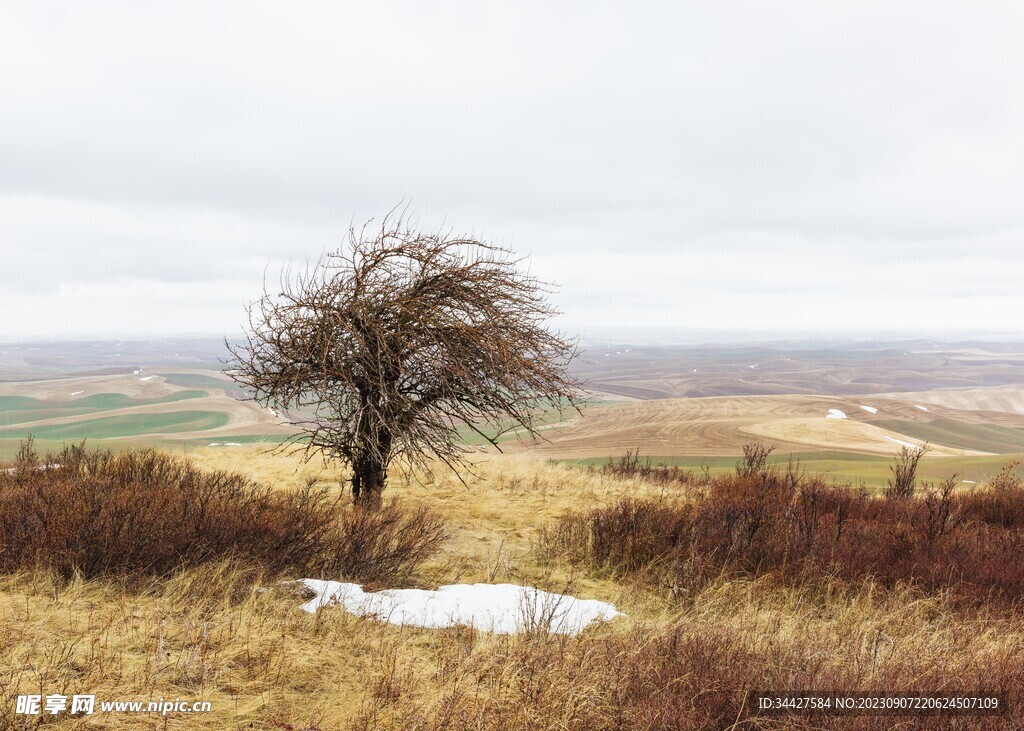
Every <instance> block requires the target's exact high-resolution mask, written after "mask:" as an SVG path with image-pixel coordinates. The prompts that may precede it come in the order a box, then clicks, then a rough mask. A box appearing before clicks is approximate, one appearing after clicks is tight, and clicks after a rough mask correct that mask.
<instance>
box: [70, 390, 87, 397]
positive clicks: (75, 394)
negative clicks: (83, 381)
mask: <svg viewBox="0 0 1024 731" xmlns="http://www.w3.org/2000/svg"><path fill="white" fill-rule="evenodd" d="M80 393H85V391H72V392H71V395H72V396H77V395H78V394H80Z"/></svg>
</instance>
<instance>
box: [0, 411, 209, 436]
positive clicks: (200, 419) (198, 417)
mask: <svg viewBox="0 0 1024 731" xmlns="http://www.w3.org/2000/svg"><path fill="white" fill-rule="evenodd" d="M228 420H229V417H228V415H227V414H226V413H224V412H222V411H172V412H168V413H159V414H122V415H120V416H105V417H101V418H98V419H85V420H82V421H75V422H71V423H69V424H39V425H37V426H35V427H32V428H24V427H23V428H21V429H3V430H0V438H21V437H25V436H28V434H30V433H31V434H32V435H33V436H35V437H38V438H39V439H49V440H62V439H112V438H117V437H130V436H137V435H141V434H161V433H168V434H172V433H179V432H192V431H206V430H208V429H217V428H219V427H222V426H225V425H226V424H227V423H228Z"/></svg>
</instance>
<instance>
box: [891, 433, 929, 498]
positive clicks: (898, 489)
mask: <svg viewBox="0 0 1024 731" xmlns="http://www.w3.org/2000/svg"><path fill="white" fill-rule="evenodd" d="M930 449H931V447H930V446H929V445H928V444H924V445H922V446H920V447H908V446H907V445H905V444H904V445H903V446H902V447H900V451H899V452H898V453H897V454H896V456H895V457H894V458H893V463H892V464H891V465H889V471H890V472H892V477H891V478H890V479H889V481H888V486H887V487H886V488H885V494H886V497H891V498H907V497H913V496H914V491H915V490H916V489H917V463H918V462H920V461H921V457H923V456H924V455H925V454H927V453H928V451H929V450H930Z"/></svg>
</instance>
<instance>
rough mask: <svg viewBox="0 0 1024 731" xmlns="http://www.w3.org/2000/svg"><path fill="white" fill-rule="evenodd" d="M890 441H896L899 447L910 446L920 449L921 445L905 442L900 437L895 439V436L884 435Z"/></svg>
mask: <svg viewBox="0 0 1024 731" xmlns="http://www.w3.org/2000/svg"><path fill="white" fill-rule="evenodd" d="M886 439H888V440H889V441H890V442H896V443H897V444H899V445H900V446H901V447H910V448H911V449H922V448H923V447H922V445H920V444H914V443H913V442H905V441H903V440H902V439H896V438H895V437H886Z"/></svg>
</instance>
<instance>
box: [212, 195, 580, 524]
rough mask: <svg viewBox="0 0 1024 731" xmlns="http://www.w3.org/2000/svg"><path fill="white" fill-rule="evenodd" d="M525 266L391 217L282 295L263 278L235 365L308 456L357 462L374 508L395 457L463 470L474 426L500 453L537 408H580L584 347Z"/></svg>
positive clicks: (498, 251)
mask: <svg viewBox="0 0 1024 731" xmlns="http://www.w3.org/2000/svg"><path fill="white" fill-rule="evenodd" d="M371 226H372V228H371ZM522 264H523V259H521V258H517V257H515V256H514V255H513V253H512V252H511V251H510V250H508V249H506V248H502V247H500V246H496V245H494V244H490V243H487V242H484V241H480V240H478V239H476V238H474V237H472V236H470V237H452V236H450V235H448V234H443V233H442V234H430V233H423V232H421V231H418V230H415V228H414V227H413V225H412V224H410V222H409V221H408V220H406V219H405V218H404V217H403V216H402V215H400V214H399V215H396V214H394V213H392V214H389V215H388V216H387V217H385V218H384V220H383V221H382V222H381V224H380V225H379V227H377V226H374V224H373V222H372V221H371V222H369V223H367V224H366V225H365V226H363V228H362V229H361V230H359V231H357V230H356V229H355V228H352V229H350V231H349V235H348V241H347V245H346V246H342V247H341V248H340V249H339V250H337V251H335V252H332V253H330V254H327V255H325V256H324V257H323V258H322V259H321V260H320V261H319V262H318V263H317V264H316V265H314V266H311V267H306V268H305V270H303V271H302V272H301V273H298V274H292V273H291V272H290V271H288V270H287V269H286V270H285V271H284V272H283V273H282V275H281V280H280V281H281V283H280V291H279V292H277V293H276V294H272V293H271V292H269V291H268V290H267V287H266V284H264V292H263V295H262V297H260V298H259V299H258V300H256V301H254V302H252V303H251V304H250V305H249V307H248V315H249V317H248V320H249V328H248V331H247V332H246V337H245V341H244V343H242V344H240V345H237V346H234V345H232V344H230V343H227V347H228V350H229V351H230V353H231V359H230V360H229V361H228V365H229V366H230V367H231V370H230V371H229V373H230V374H231V377H232V378H233V379H234V380H235V381H236V382H238V383H240V384H241V385H243V386H244V387H246V388H247V389H249V390H250V392H251V393H252V394H253V398H254V400H255V401H256V402H257V403H259V404H261V405H262V406H264V407H267V408H273V409H276V410H278V411H279V412H281V413H283V414H286V415H287V418H288V420H289V423H291V424H293V425H295V426H296V427H298V428H299V429H300V430H301V434H304V435H305V436H306V437H307V441H306V457H307V459H308V458H309V457H310V456H312V455H313V454H317V453H318V454H321V455H323V456H325V457H327V458H332V459H337V460H341V461H342V462H343V463H345V464H348V465H349V466H350V467H351V469H352V495H353V498H354V500H355V501H356V502H357V503H361V504H363V505H369V506H373V505H376V504H378V503H379V501H380V493H381V491H382V490H383V489H384V486H385V483H386V481H387V475H388V469H389V467H390V466H391V465H392V464H393V463H395V462H396V460H397V461H399V462H401V463H403V464H405V465H408V466H412V465H415V464H421V465H422V464H426V462H427V461H428V460H429V459H430V458H431V457H436V458H438V459H440V460H441V461H442V462H444V463H445V464H447V465H448V466H450V467H453V468H456V469H458V468H459V467H463V466H465V460H466V456H467V454H468V452H469V451H470V447H468V446H467V445H466V443H465V441H464V440H463V439H462V438H461V437H462V436H463V435H464V434H465V430H469V431H472V432H475V433H476V434H478V435H480V436H481V437H483V438H484V439H485V440H486V441H487V442H489V443H491V444H493V445H494V446H496V447H497V439H498V437H499V436H500V435H501V434H503V433H505V432H508V431H510V430H518V431H519V432H520V434H522V435H526V436H532V437H537V436H540V431H539V429H540V418H541V415H542V412H543V409H544V408H550V407H551V406H554V407H555V408H557V410H558V411H559V412H560V413H562V412H564V411H566V410H577V411H578V410H579V406H580V400H581V398H582V392H581V390H580V382H579V381H577V380H576V379H575V378H573V377H572V376H571V375H569V373H568V370H567V367H568V365H569V363H570V362H571V361H572V359H573V358H574V357H575V356H576V354H577V350H576V345H575V343H574V342H573V341H570V340H568V339H567V338H566V337H565V336H563V335H561V334H559V333H558V332H555V331H552V330H549V329H548V327H547V324H548V321H549V320H550V319H551V318H552V317H553V316H554V315H556V314H558V312H557V310H555V309H554V308H553V307H552V306H551V305H550V304H549V302H548V297H549V295H550V294H551V293H552V291H553V289H552V286H551V285H549V284H547V283H544V282H541V281H539V280H538V279H536V278H535V277H533V276H531V275H530V274H529V273H528V272H526V271H525V270H524V269H523V268H522ZM499 449H500V448H499Z"/></svg>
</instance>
